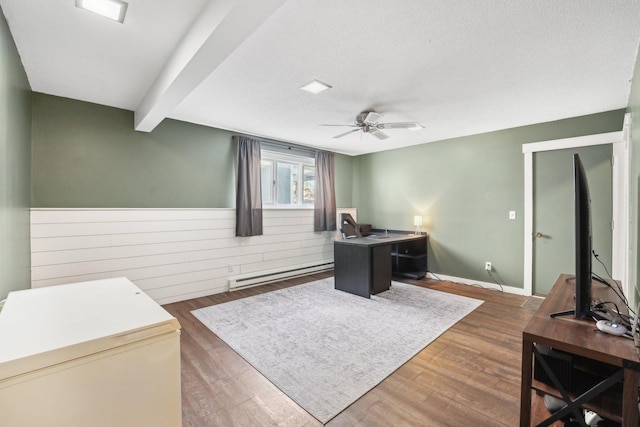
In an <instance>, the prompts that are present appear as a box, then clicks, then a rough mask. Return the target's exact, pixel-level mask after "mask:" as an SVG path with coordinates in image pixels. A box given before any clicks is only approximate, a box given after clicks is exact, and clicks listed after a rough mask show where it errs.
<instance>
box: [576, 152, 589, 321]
mask: <svg viewBox="0 0 640 427" xmlns="http://www.w3.org/2000/svg"><path fill="white" fill-rule="evenodd" d="M573 177H574V193H575V227H576V231H575V240H576V241H575V247H576V279H575V280H576V308H575V317H577V318H579V319H582V318H586V317H591V198H590V196H589V183H588V182H587V174H586V173H585V171H584V166H583V165H582V162H581V161H580V156H578V155H577V154H574V155H573Z"/></svg>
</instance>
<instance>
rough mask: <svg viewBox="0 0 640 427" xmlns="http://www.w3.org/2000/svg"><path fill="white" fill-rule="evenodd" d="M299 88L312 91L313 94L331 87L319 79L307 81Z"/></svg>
mask: <svg viewBox="0 0 640 427" xmlns="http://www.w3.org/2000/svg"><path fill="white" fill-rule="evenodd" d="M300 89H302V90H304V91H307V92H309V93H312V94H314V95H317V94H319V93H320V92H324V91H325V90H327V89H331V86H329V85H328V84H326V83H322V82H321V81H320V80H311V81H310V82H309V83H307V84H305V85H302V86H300Z"/></svg>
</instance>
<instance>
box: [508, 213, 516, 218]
mask: <svg viewBox="0 0 640 427" xmlns="http://www.w3.org/2000/svg"><path fill="white" fill-rule="evenodd" d="M509 219H516V211H509Z"/></svg>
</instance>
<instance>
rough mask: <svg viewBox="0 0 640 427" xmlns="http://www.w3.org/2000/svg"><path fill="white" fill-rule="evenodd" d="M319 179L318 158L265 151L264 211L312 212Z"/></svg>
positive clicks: (262, 175) (263, 163)
mask: <svg viewBox="0 0 640 427" xmlns="http://www.w3.org/2000/svg"><path fill="white" fill-rule="evenodd" d="M315 175H316V166H315V158H312V157H305V156H298V155H294V154H288V153H287V154H285V153H279V152H275V151H268V150H262V152H261V179H262V183H261V185H262V205H263V207H266V208H269V207H274V208H275V207H278V208H283V207H297V208H306V207H309V208H312V207H313V200H314V197H315V183H316V176H315Z"/></svg>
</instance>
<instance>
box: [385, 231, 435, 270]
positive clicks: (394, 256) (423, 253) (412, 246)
mask: <svg viewBox="0 0 640 427" xmlns="http://www.w3.org/2000/svg"><path fill="white" fill-rule="evenodd" d="M422 237H423V238H418V239H417V240H411V241H407V242H401V243H397V244H394V245H393V246H392V248H391V260H392V273H393V275H394V276H396V277H407V278H410V279H415V280H418V279H422V278H423V277H424V276H425V275H426V274H427V236H426V235H422Z"/></svg>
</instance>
